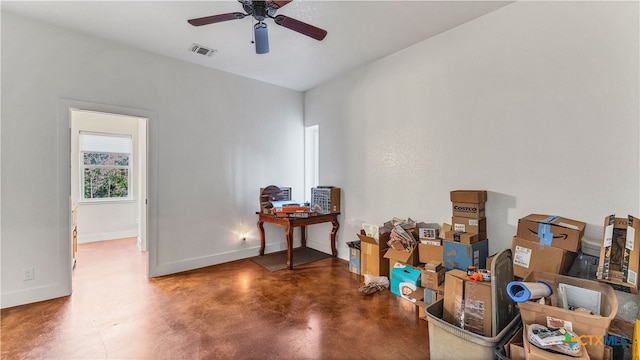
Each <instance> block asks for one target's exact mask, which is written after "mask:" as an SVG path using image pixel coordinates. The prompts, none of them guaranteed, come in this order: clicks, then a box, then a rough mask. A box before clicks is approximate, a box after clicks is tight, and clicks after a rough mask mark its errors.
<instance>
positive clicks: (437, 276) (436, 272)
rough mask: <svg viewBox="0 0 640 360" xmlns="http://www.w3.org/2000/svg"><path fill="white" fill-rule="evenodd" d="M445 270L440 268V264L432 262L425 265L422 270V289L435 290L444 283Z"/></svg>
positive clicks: (442, 267)
mask: <svg viewBox="0 0 640 360" xmlns="http://www.w3.org/2000/svg"><path fill="white" fill-rule="evenodd" d="M445 272H446V270H445V269H444V266H442V262H439V261H432V262H430V263H428V264H426V265H425V268H424V269H423V270H422V277H421V283H422V287H424V288H429V289H437V288H438V287H439V286H440V284H442V283H443V282H444V273H445Z"/></svg>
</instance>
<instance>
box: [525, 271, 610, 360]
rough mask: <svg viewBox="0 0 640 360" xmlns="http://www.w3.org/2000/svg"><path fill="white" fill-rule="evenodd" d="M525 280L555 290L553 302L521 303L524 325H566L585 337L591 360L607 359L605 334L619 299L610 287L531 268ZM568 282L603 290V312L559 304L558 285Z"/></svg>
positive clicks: (573, 284)
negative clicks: (593, 311) (603, 338)
mask: <svg viewBox="0 0 640 360" xmlns="http://www.w3.org/2000/svg"><path fill="white" fill-rule="evenodd" d="M524 281H525V282H539V281H542V282H544V283H546V284H548V285H549V286H550V287H551V288H552V289H554V293H553V294H551V296H550V297H549V300H550V303H551V304H550V305H547V304H539V303H538V302H536V301H525V302H522V303H518V307H519V308H520V316H521V318H522V323H523V324H526V325H528V324H541V325H544V326H546V327H554V328H559V327H564V328H567V329H570V330H571V331H573V332H575V333H576V334H578V335H581V336H583V341H584V342H585V344H584V345H585V347H586V349H587V351H588V353H589V356H590V357H591V359H598V360H600V359H604V358H605V348H604V344H603V342H602V341H598V339H599V340H602V336H606V335H607V332H608V330H609V326H610V325H611V321H612V320H613V318H614V317H615V315H616V313H617V312H618V299H617V297H616V294H615V292H614V290H613V288H612V287H611V286H609V285H608V284H604V283H602V282H598V281H593V280H587V279H580V278H574V277H571V276H564V275H558V274H551V273H546V272H540V271H532V272H530V273H529V275H527V277H526V278H525V279H524ZM561 283H562V284H567V285H571V286H575V287H577V288H580V289H586V290H589V291H597V292H600V315H591V314H588V313H585V312H580V311H572V310H568V309H563V308H561V307H558V292H557V291H555V289H558V284H561Z"/></svg>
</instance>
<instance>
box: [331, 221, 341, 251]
mask: <svg viewBox="0 0 640 360" xmlns="http://www.w3.org/2000/svg"><path fill="white" fill-rule="evenodd" d="M331 224H333V229H331V254H332V255H333V256H334V257H336V256H338V251H337V250H336V234H337V233H338V228H339V227H340V223H338V217H337V216H336V217H334V218H333V220H331Z"/></svg>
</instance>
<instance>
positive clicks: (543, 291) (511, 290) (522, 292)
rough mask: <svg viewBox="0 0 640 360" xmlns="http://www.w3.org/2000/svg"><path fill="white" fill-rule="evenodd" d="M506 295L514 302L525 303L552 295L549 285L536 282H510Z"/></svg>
mask: <svg viewBox="0 0 640 360" xmlns="http://www.w3.org/2000/svg"><path fill="white" fill-rule="evenodd" d="M507 293H508V294H509V296H510V297H511V299H512V300H513V301H515V302H525V301H529V300H535V299H540V298H543V297H547V296H550V295H551V294H553V290H552V289H551V286H549V284H547V283H545V282H543V281H538V282H522V281H512V282H510V283H509V284H508V285H507Z"/></svg>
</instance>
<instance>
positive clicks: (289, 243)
mask: <svg viewBox="0 0 640 360" xmlns="http://www.w3.org/2000/svg"><path fill="white" fill-rule="evenodd" d="M286 236H287V268H288V269H289V270H293V227H292V226H291V224H289V225H287V231H286Z"/></svg>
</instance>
